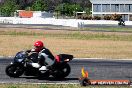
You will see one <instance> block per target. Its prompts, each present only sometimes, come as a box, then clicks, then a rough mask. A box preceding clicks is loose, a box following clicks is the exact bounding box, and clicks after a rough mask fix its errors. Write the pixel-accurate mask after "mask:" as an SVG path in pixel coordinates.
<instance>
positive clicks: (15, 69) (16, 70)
mask: <svg viewBox="0 0 132 88" xmlns="http://www.w3.org/2000/svg"><path fill="white" fill-rule="evenodd" d="M5 72H6V74H7V75H8V76H10V77H14V78H17V77H19V76H21V75H22V74H23V73H24V68H23V66H21V65H18V64H10V65H8V66H7V67H6V70H5Z"/></svg>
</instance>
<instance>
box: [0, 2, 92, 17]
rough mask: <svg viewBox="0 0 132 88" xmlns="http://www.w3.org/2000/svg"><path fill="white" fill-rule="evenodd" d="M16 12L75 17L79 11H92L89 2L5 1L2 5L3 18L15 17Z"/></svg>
mask: <svg viewBox="0 0 132 88" xmlns="http://www.w3.org/2000/svg"><path fill="white" fill-rule="evenodd" d="M16 10H31V11H50V12H57V13H59V14H61V15H66V16H73V15H74V14H75V12H77V11H86V12H87V13H89V12H90V10H91V3H90V1H89V0H4V2H3V3H0V15H1V16H13V13H14V12H15V11H16Z"/></svg>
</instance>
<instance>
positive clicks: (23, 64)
mask: <svg viewBox="0 0 132 88" xmlns="http://www.w3.org/2000/svg"><path fill="white" fill-rule="evenodd" d="M37 57H38V53H35V52H33V53H31V54H29V53H27V52H25V51H20V52H18V53H17V54H16V55H15V57H14V60H13V62H11V63H10V64H9V65H8V66H7V67H6V69H5V72H6V74H7V75H8V76H9V77H14V78H17V77H20V76H22V75H26V76H37V77H40V78H41V77H46V78H48V77H49V76H53V77H54V78H65V77H67V76H68V75H69V74H70V72H71V67H70V65H69V64H68V62H69V61H71V60H72V59H73V55H69V54H59V55H56V56H55V64H54V66H52V67H51V68H49V69H47V70H46V71H40V70H39V68H36V67H34V66H33V64H37V63H38V59H37Z"/></svg>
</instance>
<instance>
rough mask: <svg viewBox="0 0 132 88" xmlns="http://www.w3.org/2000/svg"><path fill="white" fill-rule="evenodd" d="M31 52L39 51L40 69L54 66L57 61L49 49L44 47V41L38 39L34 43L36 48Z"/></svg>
mask: <svg viewBox="0 0 132 88" xmlns="http://www.w3.org/2000/svg"><path fill="white" fill-rule="evenodd" d="M30 52H37V53H38V60H39V62H38V63H39V65H40V68H39V70H47V68H50V67H52V65H53V64H54V63H55V58H54V56H53V54H52V53H51V52H50V50H49V49H47V48H45V47H44V44H43V42H42V41H36V42H35V43H34V49H31V50H30Z"/></svg>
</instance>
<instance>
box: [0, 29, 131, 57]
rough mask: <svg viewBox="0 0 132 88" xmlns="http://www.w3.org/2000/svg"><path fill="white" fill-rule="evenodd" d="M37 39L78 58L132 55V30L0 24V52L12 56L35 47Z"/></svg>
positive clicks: (57, 51) (55, 49)
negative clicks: (33, 27)
mask: <svg viewBox="0 0 132 88" xmlns="http://www.w3.org/2000/svg"><path fill="white" fill-rule="evenodd" d="M124 30H125V29H124ZM36 40H42V41H43V42H44V44H45V46H46V47H48V48H49V49H50V50H51V51H52V52H53V54H54V55H56V54H60V53H69V54H73V55H74V56H75V57H77V58H79V57H81V58H89V57H90V58H108V59H110V58H113V59H131V58H132V53H131V52H132V42H131V41H132V33H129V32H127V33H126V32H97V31H94V32H91V31H67V30H46V29H45V30H39V29H38V30H37V29H36V30H33V29H26V28H25V29H23V28H13V29H12V28H8V29H7V28H0V46H1V47H0V56H13V55H15V53H16V52H18V51H20V50H25V49H30V48H33V43H34V42H35V41H36Z"/></svg>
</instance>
